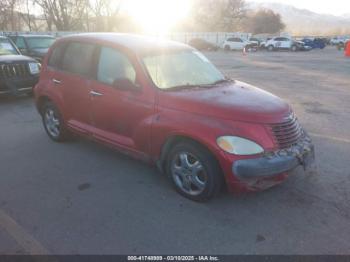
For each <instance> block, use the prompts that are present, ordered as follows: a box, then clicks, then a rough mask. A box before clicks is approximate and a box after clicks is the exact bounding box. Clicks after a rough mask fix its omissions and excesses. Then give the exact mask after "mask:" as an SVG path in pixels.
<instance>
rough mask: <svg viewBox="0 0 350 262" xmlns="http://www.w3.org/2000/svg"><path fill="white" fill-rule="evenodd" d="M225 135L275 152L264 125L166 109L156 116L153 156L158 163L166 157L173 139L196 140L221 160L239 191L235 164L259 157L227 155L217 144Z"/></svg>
mask: <svg viewBox="0 0 350 262" xmlns="http://www.w3.org/2000/svg"><path fill="white" fill-rule="evenodd" d="M225 135H235V136H240V137H244V138H247V139H250V140H253V141H255V142H257V143H258V144H260V145H261V146H262V147H263V148H264V149H265V150H269V149H273V148H274V143H273V141H272V139H271V137H270V136H269V134H268V132H267V130H266V128H265V126H264V125H260V124H252V123H247V122H234V121H230V120H222V119H218V118H212V117H207V116H202V115H198V114H191V113H187V112H183V111H177V110H171V109H166V108H162V109H161V110H160V112H158V113H157V115H156V116H155V119H154V122H153V128H152V134H151V141H152V144H151V151H152V156H153V157H154V160H155V161H157V160H159V159H161V158H162V157H164V156H162V150H163V146H164V145H165V144H166V143H167V141H168V140H169V139H171V138H174V137H185V138H188V139H192V140H194V141H197V142H199V143H200V144H202V145H203V146H205V147H206V148H207V149H208V150H209V151H210V152H211V153H212V154H213V155H214V157H215V158H216V159H217V160H218V162H219V164H220V166H221V168H222V171H223V173H224V176H225V180H226V182H227V183H226V184H227V185H229V186H230V187H232V185H233V187H234V186H235V185H237V187H238V186H239V184H240V183H239V181H238V180H237V178H235V177H234V175H233V174H232V163H233V162H234V161H236V160H239V159H248V158H254V157H257V156H256V155H254V156H235V155H231V154H228V153H225V152H224V151H223V150H221V149H220V148H219V147H218V146H217V144H216V140H217V138H218V137H220V136H225ZM165 157H166V156H165ZM230 190H231V189H230ZM238 190H239V189H238ZM231 191H232V190H231Z"/></svg>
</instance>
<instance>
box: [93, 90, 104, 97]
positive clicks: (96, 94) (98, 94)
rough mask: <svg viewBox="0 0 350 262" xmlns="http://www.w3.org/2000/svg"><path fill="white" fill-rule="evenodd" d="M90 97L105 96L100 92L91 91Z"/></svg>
mask: <svg viewBox="0 0 350 262" xmlns="http://www.w3.org/2000/svg"><path fill="white" fill-rule="evenodd" d="M90 95H91V96H103V94H101V93H98V92H95V91H91V92H90Z"/></svg>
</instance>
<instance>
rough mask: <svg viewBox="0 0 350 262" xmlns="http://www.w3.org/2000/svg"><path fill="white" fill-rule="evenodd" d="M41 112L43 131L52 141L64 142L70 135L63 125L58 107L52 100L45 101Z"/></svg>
mask: <svg viewBox="0 0 350 262" xmlns="http://www.w3.org/2000/svg"><path fill="white" fill-rule="evenodd" d="M41 113H42V120H43V125H44V128H45V131H46V133H47V134H48V136H49V137H50V138H51V139H52V140H53V141H55V142H64V141H67V140H69V138H71V137H72V135H71V133H70V132H69V131H68V130H67V128H66V127H65V125H64V121H63V119H62V116H61V114H60V112H59V110H58V108H57V107H56V106H55V105H54V104H53V103H52V102H46V103H45V104H44V106H43V107H42V112H41Z"/></svg>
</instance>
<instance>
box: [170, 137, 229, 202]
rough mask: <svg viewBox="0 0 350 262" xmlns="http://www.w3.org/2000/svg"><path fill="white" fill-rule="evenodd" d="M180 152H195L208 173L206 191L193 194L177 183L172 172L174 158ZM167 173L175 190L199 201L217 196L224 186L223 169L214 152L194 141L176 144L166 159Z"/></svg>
mask: <svg viewBox="0 0 350 262" xmlns="http://www.w3.org/2000/svg"><path fill="white" fill-rule="evenodd" d="M179 152H188V153H191V154H193V155H194V156H195V157H196V158H198V160H199V161H200V162H201V164H202V165H203V167H204V169H205V172H206V175H207V179H208V180H207V184H206V187H205V189H204V191H203V192H202V193H201V194H199V195H197V196H192V195H189V194H187V193H185V192H183V191H182V190H181V189H180V188H179V187H178V186H177V185H176V183H175V181H174V179H173V176H172V173H171V164H172V159H173V158H174V157H175V156H176V154H178V153H179ZM166 173H167V176H168V178H169V179H170V181H171V183H172V185H173V187H174V188H175V190H176V191H177V192H178V193H179V194H181V195H182V196H184V197H186V198H188V199H191V200H193V201H197V202H206V201H208V200H210V199H211V198H213V197H214V196H216V195H217V194H218V193H219V192H220V189H221V186H222V182H223V179H222V174H221V169H220V167H219V165H218V163H217V161H216V159H215V158H214V157H213V156H212V154H211V153H210V152H209V151H208V150H206V149H205V148H204V147H202V146H200V145H199V144H197V143H192V142H190V141H189V142H187V141H186V142H181V143H178V144H176V145H175V146H174V147H173V148H172V149H171V150H170V152H169V154H168V157H167V160H166Z"/></svg>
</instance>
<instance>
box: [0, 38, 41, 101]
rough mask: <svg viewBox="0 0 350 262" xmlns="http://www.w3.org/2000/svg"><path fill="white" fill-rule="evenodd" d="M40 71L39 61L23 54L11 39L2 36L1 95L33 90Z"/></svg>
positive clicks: (0, 52)
mask: <svg viewBox="0 0 350 262" xmlns="http://www.w3.org/2000/svg"><path fill="white" fill-rule="evenodd" d="M39 73H40V64H39V63H38V61H36V60H35V59H33V58H30V57H27V56H23V55H21V53H20V51H19V50H18V49H17V47H16V46H15V45H14V44H13V42H12V41H11V40H10V39H8V38H7V37H3V36H0V95H2V94H12V95H18V94H21V93H29V92H31V91H32V88H33V87H34V86H35V85H36V83H37V82H38V80H39Z"/></svg>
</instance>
